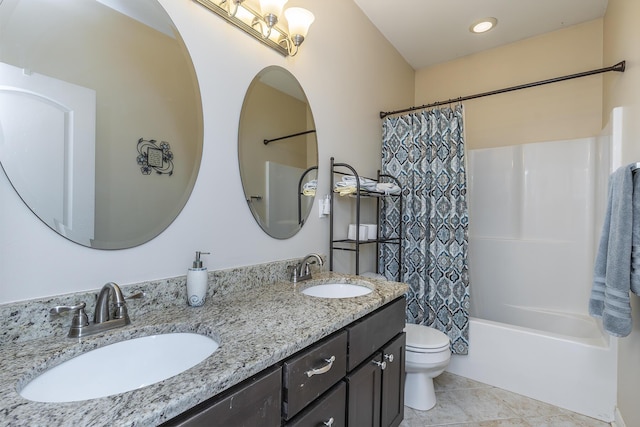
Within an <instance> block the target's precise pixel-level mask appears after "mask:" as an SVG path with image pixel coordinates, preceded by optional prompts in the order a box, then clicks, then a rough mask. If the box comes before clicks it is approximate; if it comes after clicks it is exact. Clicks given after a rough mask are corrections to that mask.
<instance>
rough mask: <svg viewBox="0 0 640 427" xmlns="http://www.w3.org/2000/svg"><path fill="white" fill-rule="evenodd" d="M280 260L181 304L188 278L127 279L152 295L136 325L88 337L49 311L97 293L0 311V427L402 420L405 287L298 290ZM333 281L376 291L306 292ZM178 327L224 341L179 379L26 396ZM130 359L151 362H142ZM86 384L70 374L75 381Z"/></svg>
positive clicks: (223, 274)
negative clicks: (93, 355) (78, 366)
mask: <svg viewBox="0 0 640 427" xmlns="http://www.w3.org/2000/svg"><path fill="white" fill-rule="evenodd" d="M275 264H276V265H275V267H274V266H273V265H268V266H267V265H262V266H251V267H244V268H238V269H231V270H224V271H215V272H210V281H211V282H212V283H211V286H210V293H209V295H208V296H207V300H206V303H205V305H204V306H203V307H197V308H194V307H188V306H187V305H186V300H185V297H184V293H185V291H184V286H185V285H184V279H185V278H184V277H178V278H173V279H167V280H163V281H155V282H150V283H143V284H139V285H131V286H123V287H122V289H123V293H124V294H125V297H127V296H128V295H131V294H133V293H135V292H138V291H140V290H142V291H144V292H145V295H146V296H145V298H143V299H140V300H129V301H128V303H127V304H128V308H129V313H130V316H131V324H130V325H128V326H125V327H123V328H120V329H117V330H113V331H109V332H107V333H103V334H98V335H95V336H89V337H86V338H82V339H69V338H67V337H66V333H67V331H68V326H69V322H70V320H71V319H70V318H62V319H60V320H56V321H53V322H52V319H50V317H49V316H48V315H47V314H44V313H48V308H50V307H51V306H54V305H70V304H73V303H77V302H78V301H77V299H78V298H81V299H84V300H86V302H87V306H88V307H89V308H90V309H92V308H93V305H94V303H93V301H94V300H92V299H91V298H95V295H93V294H87V295H84V296H80V295H64V296H60V297H56V298H47V299H43V300H38V301H27V302H23V303H17V304H11V305H5V306H0V315H1V316H2V318H3V319H4V320H3V335H2V336H0V340H2V345H1V346H0V360H2V364H3V369H2V371H0V402H2V403H0V425H2V426H4V425H51V426H57V425H87V424H90V425H92V426H100V425H135V426H142V425H144V426H150V425H161V424H163V423H166V425H199V424H198V418H199V417H206V416H207V414H209V413H210V414H215V419H216V420H217V421H215V422H210V421H206V422H205V425H243V423H245V425H261V426H262V425H274V426H275V425H288V426H301V425H309V424H311V425H315V423H316V421H317V422H319V423H320V425H322V423H323V422H329V421H330V420H331V418H333V419H334V424H333V425H334V426H337V425H357V426H361V425H376V426H377V425H384V426H388V425H394V426H395V425H397V424H399V422H400V421H401V419H402V411H403V393H402V392H403V386H402V384H403V376H404V370H403V369H404V334H403V332H402V330H403V328H404V316H405V300H404V294H405V293H406V291H407V286H406V285H405V284H403V283H397V282H384V281H378V280H376V279H369V278H367V279H366V281H363V280H362V278H360V277H357V276H349V275H341V274H335V273H322V274H319V275H314V278H313V279H312V280H310V281H308V282H302V283H298V284H297V285H293V284H292V283H290V282H289V281H288V280H286V279H285V277H286V266H287V265H289V264H291V262H290V261H282V262H279V263H275ZM265 266H267V267H265ZM269 269H270V270H269ZM336 281H341V282H344V283H359V284H365V285H366V286H368V287H370V288H373V291H372V292H371V293H369V294H368V295H364V296H359V297H354V298H341V299H332V298H317V297H311V296H307V295H304V294H303V293H302V292H301V291H302V290H303V289H304V288H305V287H308V286H310V285H313V284H318V283H323V282H336ZM171 332H193V333H198V334H202V335H206V336H209V337H212V338H213V339H215V340H216V341H217V342H218V343H219V348H218V349H217V350H216V351H215V352H214V353H213V354H212V355H211V356H209V357H208V358H207V359H205V360H204V361H203V362H201V363H200V364H198V365H196V366H194V367H193V368H190V369H188V370H186V371H184V372H182V373H180V374H178V375H175V376H173V377H171V378H168V379H166V380H163V381H160V382H158V383H155V384H151V385H148V386H146V387H143V388H140V389H137V390H133V391H129V392H125V393H120V394H117V395H112V396H108V397H104V398H97V399H91V400H84V401H78V402H67V403H43V402H32V401H29V400H26V399H24V398H23V397H21V396H20V394H19V391H20V390H21V389H22V387H24V385H25V384H27V383H28V382H29V381H30V380H32V379H33V378H35V377H36V376H38V375H39V374H41V373H42V372H44V371H46V370H47V369H49V368H51V367H53V366H56V365H58V364H60V363H62V362H64V361H66V360H69V359H71V358H73V357H74V356H77V355H79V354H82V353H85V352H87V351H90V350H92V349H94V348H97V347H102V346H105V345H108V344H111V343H115V342H119V341H122V340H128V339H131V338H136V337H141V336H148V335H155V334H164V333H171ZM184 351H185V352H188V351H189V349H188V348H185V349H184ZM149 357H152V355H149ZM332 359H333V360H332ZM391 359H393V361H392V360H391ZM329 361H331V362H329ZM130 362H131V364H134V365H137V366H138V368H139V369H145V360H144V359H141V360H131V361H130ZM329 364H330V368H328V366H329ZM383 364H384V366H385V369H382V365H383ZM96 369H104V366H99V367H96ZM113 369H114V375H116V374H117V372H118V368H117V367H113ZM310 373H313V374H312V375H309V374H310ZM90 380H91V379H90V378H72V379H70V381H77V382H78V385H79V387H82V383H84V382H86V381H90ZM372 396H375V397H372ZM225 417H226V418H225ZM234 417H241V418H244V421H240V418H234ZM251 417H257V418H251ZM205 419H206V418H205ZM345 419H347V420H351V421H350V422H348V423H345V422H344V421H343V420H345ZM223 420H227V421H223ZM254 420H259V421H254ZM191 422H193V423H194V424H190V423H191ZM200 425H202V424H200Z"/></svg>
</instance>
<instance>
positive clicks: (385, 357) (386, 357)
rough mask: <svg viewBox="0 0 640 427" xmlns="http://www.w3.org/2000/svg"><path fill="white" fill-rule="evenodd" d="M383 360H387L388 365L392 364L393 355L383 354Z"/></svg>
mask: <svg viewBox="0 0 640 427" xmlns="http://www.w3.org/2000/svg"><path fill="white" fill-rule="evenodd" d="M384 360H388V361H389V363H393V354H385V355H384Z"/></svg>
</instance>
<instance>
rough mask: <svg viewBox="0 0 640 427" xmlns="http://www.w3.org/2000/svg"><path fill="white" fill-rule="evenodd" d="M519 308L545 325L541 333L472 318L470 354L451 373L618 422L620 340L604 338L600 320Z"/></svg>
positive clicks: (454, 359)
mask: <svg viewBox="0 0 640 427" xmlns="http://www.w3.org/2000/svg"><path fill="white" fill-rule="evenodd" d="M512 308H513V307H512ZM514 309H516V310H522V315H523V316H522V319H524V318H527V319H528V321H530V322H535V321H538V322H540V323H541V325H540V328H541V329H535V328H532V327H524V326H519V325H513V324H505V323H499V322H495V321H491V320H484V319H478V318H473V317H472V318H470V319H469V322H470V324H469V354H468V355H466V356H460V355H453V356H452V358H451V363H450V364H449V367H448V369H447V371H448V372H451V373H453V374H456V375H461V376H464V377H467V378H471V379H473V380H476V381H480V382H483V383H485V384H489V385H492V386H495V387H499V388H502V389H505V390H509V391H512V392H514V393H518V394H521V395H524V396H527V397H530V398H533V399H536V400H540V401H542V402H546V403H550V404H552V405H555V406H559V407H561V408H565V409H568V410H570V411H573V412H577V413H580V414H583V415H587V416H590V417H593V418H597V419H599V420H602V421H606V422H611V421H613V417H614V410H615V404H616V375H617V373H616V360H617V350H616V349H617V346H616V345H615V343H614V342H613V341H615V340H616V339H615V338H608V337H607V336H605V335H603V333H602V331H601V330H600V327H599V325H598V323H597V321H596V320H595V319H591V318H588V317H584V316H581V315H575V316H572V315H569V314H567V313H554V312H551V311H549V310H535V309H529V308H522V307H520V308H514ZM522 319H521V321H520V323H522V322H523V320H522ZM531 326H533V325H531ZM542 329H547V330H542ZM572 331H573V332H572Z"/></svg>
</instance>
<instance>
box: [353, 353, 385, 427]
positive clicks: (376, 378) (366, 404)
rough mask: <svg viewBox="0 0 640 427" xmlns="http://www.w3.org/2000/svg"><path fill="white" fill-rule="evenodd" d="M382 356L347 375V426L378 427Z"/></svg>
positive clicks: (376, 356) (378, 355)
mask: <svg viewBox="0 0 640 427" xmlns="http://www.w3.org/2000/svg"><path fill="white" fill-rule="evenodd" d="M380 364H382V355H381V354H380V353H376V355H375V356H374V357H373V358H371V359H370V360H369V361H367V362H365V363H364V364H363V365H362V366H360V367H359V368H358V369H356V370H355V371H353V372H352V373H350V374H349V375H347V377H346V378H347V411H348V412H347V420H348V422H347V426H348V427H378V426H379V425H380V397H381V391H382V369H381V367H380Z"/></svg>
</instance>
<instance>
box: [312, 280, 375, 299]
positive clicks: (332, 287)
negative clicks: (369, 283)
mask: <svg viewBox="0 0 640 427" xmlns="http://www.w3.org/2000/svg"><path fill="white" fill-rule="evenodd" d="M371 292H373V289H371V288H368V287H366V286H361V285H355V284H353V283H323V284H320V285H313V286H310V287H308V288H305V289H303V290H302V293H303V294H305V295H309V296H312V297H318V298H353V297H359V296H362V295H367V294H370V293H371Z"/></svg>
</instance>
